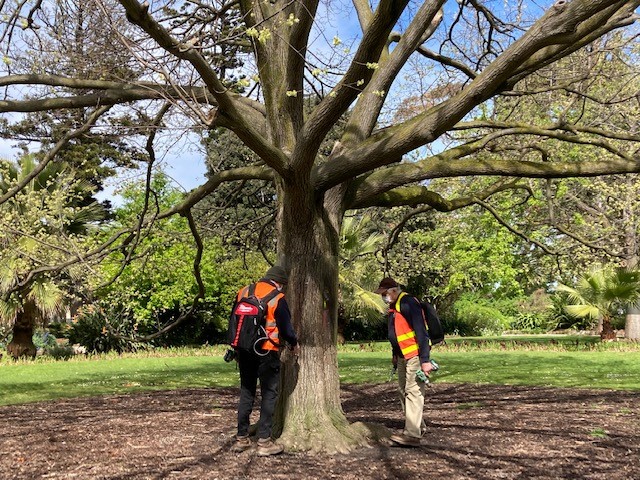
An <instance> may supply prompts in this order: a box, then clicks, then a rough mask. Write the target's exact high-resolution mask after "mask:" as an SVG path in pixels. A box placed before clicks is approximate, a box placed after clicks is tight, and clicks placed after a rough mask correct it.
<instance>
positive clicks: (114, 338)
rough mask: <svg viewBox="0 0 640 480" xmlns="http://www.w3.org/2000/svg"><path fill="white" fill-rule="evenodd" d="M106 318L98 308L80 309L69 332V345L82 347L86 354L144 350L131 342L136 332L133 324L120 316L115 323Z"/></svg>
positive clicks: (137, 343) (139, 345) (135, 342)
mask: <svg viewBox="0 0 640 480" xmlns="http://www.w3.org/2000/svg"><path fill="white" fill-rule="evenodd" d="M112 315H114V314H112ZM114 317H115V315H114ZM108 318H109V314H108V313H107V312H105V311H104V310H103V309H102V308H99V307H98V308H96V307H93V306H88V307H84V308H82V309H80V310H79V311H78V315H77V316H76V318H75V319H74V322H73V323H72V326H71V330H70V331H69V343H71V344H76V343H78V344H80V345H82V346H83V347H85V348H86V349H87V352H88V353H106V352H110V351H112V350H114V351H116V352H118V353H122V352H134V351H136V350H139V349H141V348H144V345H143V344H141V343H140V342H137V341H135V340H132V338H133V337H134V336H135V334H136V332H137V325H136V324H135V323H133V322H132V321H130V320H128V319H127V318H126V317H125V318H123V317H121V316H120V317H119V318H118V322H117V323H115V322H109V321H108Z"/></svg>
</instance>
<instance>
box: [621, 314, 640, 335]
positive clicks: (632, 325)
mask: <svg viewBox="0 0 640 480" xmlns="http://www.w3.org/2000/svg"><path fill="white" fill-rule="evenodd" d="M624 336H625V338H627V339H630V340H636V341H638V340H640V309H639V308H637V307H634V308H629V310H628V311H627V318H626V320H625V323H624Z"/></svg>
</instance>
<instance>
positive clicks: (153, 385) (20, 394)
mask: <svg viewBox="0 0 640 480" xmlns="http://www.w3.org/2000/svg"><path fill="white" fill-rule="evenodd" d="M467 340H468V339H467ZM485 340H486V339H485ZM502 340H504V339H503V338H502V337H501V339H500V341H498V342H497V343H496V342H479V343H476V344H473V345H471V344H469V343H467V344H466V345H464V344H457V342H449V344H448V345H447V346H437V347H435V348H434V349H433V354H432V356H433V358H435V359H436V360H437V361H438V362H439V363H440V365H441V370H440V371H439V372H437V373H435V374H434V375H433V381H434V382H450V383H495V384H506V385H548V386H556V387H587V388H611V389H627V390H640V345H638V344H630V343H624V342H618V344H615V343H612V344H599V345H596V344H593V345H591V346H590V347H588V349H586V350H584V349H582V347H579V350H575V349H574V350H572V349H573V348H574V347H573V346H571V345H572V344H571V343H569V344H567V345H566V346H562V345H559V344H558V343H555V344H554V343H549V342H544V343H543V344H539V345H533V344H531V345H529V346H523V345H522V344H518V345H515V344H514V345H510V346H506V345H503V344H501V343H500V342H501V341H502ZM594 349H595V350H594ZM618 350H625V351H618ZM223 352H224V348H222V347H209V348H203V349H197V350H196V349H182V350H179V349H178V350H169V351H162V350H160V351H155V352H142V353H139V354H127V355H123V356H121V357H118V356H115V355H106V356H97V357H88V358H82V357H76V358H74V359H72V360H70V361H52V360H47V359H45V358H41V359H38V360H36V361H34V362H16V363H14V362H12V361H8V360H6V357H5V359H3V360H2V362H0V405H7V404H16V403H27V402H37V401H42V400H54V399H58V398H65V397H80V396H92V395H105V394H122V393H129V392H140V391H148V390H172V389H180V388H201V387H229V386H235V385H237V384H238V372H237V370H236V366H235V362H232V363H230V364H227V363H225V362H224V361H223V360H222V354H223ZM338 363H339V368H340V378H341V381H342V382H344V383H382V382H387V381H391V380H392V379H391V376H390V373H391V362H390V354H389V346H388V344H387V343H386V342H377V343H362V344H350V345H347V346H345V347H344V348H341V351H340V353H339V355H338ZM393 381H395V379H393Z"/></svg>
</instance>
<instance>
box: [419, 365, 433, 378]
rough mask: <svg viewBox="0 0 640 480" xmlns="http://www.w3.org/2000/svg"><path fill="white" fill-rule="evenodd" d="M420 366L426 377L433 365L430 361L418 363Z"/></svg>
mask: <svg viewBox="0 0 640 480" xmlns="http://www.w3.org/2000/svg"><path fill="white" fill-rule="evenodd" d="M420 368H421V369H422V371H423V372H424V374H425V375H426V376H427V377H428V376H429V374H430V373H431V371H432V370H433V365H432V364H431V362H425V363H423V364H421V365H420Z"/></svg>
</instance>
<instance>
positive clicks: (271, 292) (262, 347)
mask: <svg viewBox="0 0 640 480" xmlns="http://www.w3.org/2000/svg"><path fill="white" fill-rule="evenodd" d="M287 282H288V276H287V273H286V271H285V269H284V268H282V267H281V266H279V265H275V266H273V267H271V268H269V270H267V272H266V273H265V275H264V277H263V278H262V279H261V280H259V281H258V282H256V283H254V284H252V285H247V286H246V287H244V288H241V289H240V291H239V292H238V295H237V297H236V303H235V304H234V307H233V309H232V312H233V311H235V309H236V305H238V302H239V301H240V300H241V299H242V298H243V297H245V298H246V296H247V295H248V292H249V291H250V292H251V295H255V296H256V297H257V298H259V299H265V300H264V301H265V302H266V306H267V309H266V313H265V331H266V339H265V340H264V341H262V342H260V343H259V344H257V345H255V346H254V348H252V349H251V350H243V349H238V350H237V357H236V359H237V361H238V368H239V370H240V400H239V402H238V433H237V435H236V443H235V445H234V446H233V450H234V451H236V452H241V451H244V450H247V449H248V448H251V447H252V442H251V440H250V438H249V417H250V415H251V411H252V410H253V402H254V399H255V395H256V387H257V383H258V380H260V391H261V394H262V402H261V405H260V420H259V421H258V431H257V437H258V440H257V454H258V456H268V455H276V454H278V453H281V452H282V451H283V447H282V445H279V444H277V443H275V442H274V441H273V440H272V439H271V428H272V425H273V412H274V410H275V405H276V400H277V397H278V388H279V383H280V355H279V350H281V349H282V348H284V345H285V343H286V344H288V346H289V348H290V349H291V350H292V351H293V354H294V355H296V356H297V355H298V354H299V352H300V345H299V344H298V339H297V337H296V333H295V331H294V329H293V326H292V324H291V313H290V311H289V306H288V305H287V301H286V300H285V298H284V293H282V290H283V288H284V287H285V286H286V284H287ZM267 299H268V300H267Z"/></svg>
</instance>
